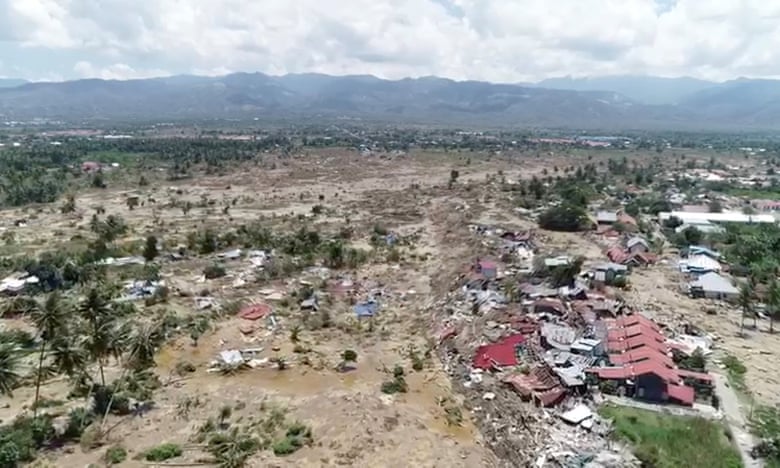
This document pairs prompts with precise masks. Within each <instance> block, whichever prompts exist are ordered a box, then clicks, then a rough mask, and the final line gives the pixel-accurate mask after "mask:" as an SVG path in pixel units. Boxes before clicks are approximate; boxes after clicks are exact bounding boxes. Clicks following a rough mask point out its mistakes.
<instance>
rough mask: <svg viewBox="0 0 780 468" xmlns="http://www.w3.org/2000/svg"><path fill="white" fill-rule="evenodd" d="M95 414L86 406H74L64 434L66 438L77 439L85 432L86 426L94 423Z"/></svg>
mask: <svg viewBox="0 0 780 468" xmlns="http://www.w3.org/2000/svg"><path fill="white" fill-rule="evenodd" d="M94 420H95V415H94V414H93V413H92V412H90V411H88V410H87V409H86V408H74V409H72V410H71V411H70V413H69V414H68V425H67V426H65V432H64V433H63V434H62V436H63V437H64V438H65V439H70V440H77V439H78V438H79V437H81V433H82V432H84V428H85V427H87V426H89V425H90V424H92V421H94Z"/></svg>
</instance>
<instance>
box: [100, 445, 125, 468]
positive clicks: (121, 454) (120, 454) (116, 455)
mask: <svg viewBox="0 0 780 468" xmlns="http://www.w3.org/2000/svg"><path fill="white" fill-rule="evenodd" d="M126 458H127V450H125V448H124V447H122V446H119V445H114V446H113V447H109V448H108V450H106V454H105V456H104V460H105V461H106V464H108V465H109V466H110V465H118V464H119V463H122V462H123V461H125V459H126Z"/></svg>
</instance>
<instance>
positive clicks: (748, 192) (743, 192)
mask: <svg viewBox="0 0 780 468" xmlns="http://www.w3.org/2000/svg"><path fill="white" fill-rule="evenodd" d="M724 192H725V193H727V194H728V195H731V196H733V197H746V198H757V199H760V200H780V191H776V190H757V189H750V188H737V187H732V188H729V189H727V190H724Z"/></svg>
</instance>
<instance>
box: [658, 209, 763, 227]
mask: <svg viewBox="0 0 780 468" xmlns="http://www.w3.org/2000/svg"><path fill="white" fill-rule="evenodd" d="M671 218H677V219H679V220H680V221H682V223H683V224H701V223H702V222H708V223H745V224H748V223H774V222H775V218H774V216H772V215H769V214H752V215H749V214H745V213H741V212H739V211H724V212H722V213H688V212H686V211H662V212H660V213H658V222H660V223H663V222H664V221H667V220H669V219H671Z"/></svg>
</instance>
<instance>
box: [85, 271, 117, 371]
mask: <svg viewBox="0 0 780 468" xmlns="http://www.w3.org/2000/svg"><path fill="white" fill-rule="evenodd" d="M98 287H99V286H92V287H91V288H90V289H89V290H88V291H87V294H86V297H85V298H84V299H83V300H82V301H81V304H80V305H79V313H80V314H81V316H82V318H84V320H85V321H86V322H87V324H88V326H89V331H88V334H87V336H86V340H85V343H84V344H85V348H86V350H87V352H88V353H89V356H90V358H91V359H92V360H93V361H96V362H97V364H98V369H99V370H100V384H101V385H102V386H105V385H106V376H105V373H104V371H103V365H104V361H105V359H106V358H107V357H108V356H109V355H110V354H111V351H112V347H113V346H112V345H113V343H114V341H115V340H114V339H113V336H112V331H113V317H111V315H112V314H111V307H110V303H109V301H108V299H107V298H106V295H105V294H104V292H102V291H101V290H100V289H98Z"/></svg>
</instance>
